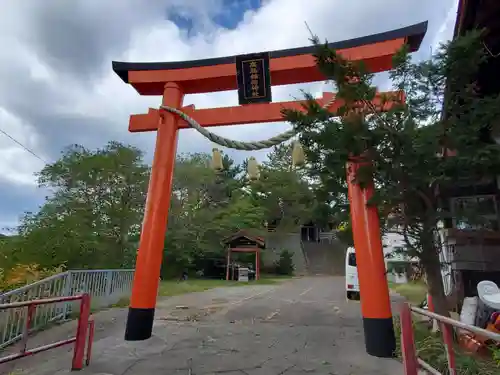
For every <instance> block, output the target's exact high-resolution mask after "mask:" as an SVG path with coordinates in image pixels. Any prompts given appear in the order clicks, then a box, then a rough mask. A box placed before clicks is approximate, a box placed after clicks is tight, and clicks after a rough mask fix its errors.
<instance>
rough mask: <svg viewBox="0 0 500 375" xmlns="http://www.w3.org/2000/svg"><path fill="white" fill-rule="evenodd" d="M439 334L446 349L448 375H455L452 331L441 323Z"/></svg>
mask: <svg viewBox="0 0 500 375" xmlns="http://www.w3.org/2000/svg"><path fill="white" fill-rule="evenodd" d="M441 332H442V335H443V343H444V347H445V349H446V357H447V359H448V370H449V374H450V375H456V373H457V369H456V363H455V352H454V350H453V334H452V332H453V329H452V327H450V326H449V325H448V324H446V323H441Z"/></svg>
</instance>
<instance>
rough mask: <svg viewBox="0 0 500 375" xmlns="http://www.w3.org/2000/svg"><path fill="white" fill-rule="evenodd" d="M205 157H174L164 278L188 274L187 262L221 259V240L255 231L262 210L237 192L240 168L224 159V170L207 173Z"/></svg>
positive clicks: (195, 155) (239, 182) (197, 154)
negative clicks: (207, 257) (205, 257)
mask: <svg viewBox="0 0 500 375" xmlns="http://www.w3.org/2000/svg"><path fill="white" fill-rule="evenodd" d="M210 158H211V155H209V154H204V153H195V154H184V155H179V156H178V157H177V161H176V165H175V172H174V180H173V193H172V201H171V205H170V212H169V222H168V231H167V234H166V238H165V254H164V266H163V270H162V274H163V275H164V277H168V276H170V275H176V274H178V273H179V272H180V270H181V269H184V268H189V267H190V266H191V265H192V264H193V261H194V260H195V259H197V258H202V257H204V256H205V255H206V254H208V255H209V256H221V255H222V254H223V252H224V250H225V249H224V247H223V245H222V243H221V241H222V239H223V238H225V237H227V236H228V235H230V234H231V233H234V232H236V231H238V230H240V229H253V228H261V227H262V223H263V221H264V217H263V209H262V208H261V207H259V206H258V205H257V204H256V203H255V202H254V201H253V200H252V199H251V198H250V197H249V196H248V195H246V194H244V192H243V191H242V190H241V187H242V186H243V181H242V180H241V179H240V178H239V175H240V172H241V166H239V165H237V164H235V163H234V161H233V160H232V159H231V158H229V157H228V156H227V155H225V156H224V158H223V163H224V167H225V168H224V170H223V171H222V172H216V171H214V170H213V169H212V168H211V167H210Z"/></svg>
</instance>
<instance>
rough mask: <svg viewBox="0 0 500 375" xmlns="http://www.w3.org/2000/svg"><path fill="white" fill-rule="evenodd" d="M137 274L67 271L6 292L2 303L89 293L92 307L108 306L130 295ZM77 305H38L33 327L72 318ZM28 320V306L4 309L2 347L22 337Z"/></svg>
mask: <svg viewBox="0 0 500 375" xmlns="http://www.w3.org/2000/svg"><path fill="white" fill-rule="evenodd" d="M133 276H134V270H133V269H124V270H120V269H119V270H81V271H80V270H78V271H66V272H63V273H60V274H57V275H53V276H51V277H48V278H46V279H43V280H40V281H37V282H35V283H33V284H29V285H26V286H23V287H21V288H18V289H14V290H11V291H8V292H6V293H2V294H0V304H7V303H13V302H23V301H31V300H37V299H46V298H55V297H68V296H73V295H77V294H83V293H88V294H89V295H90V297H91V301H92V305H91V306H92V308H94V309H97V308H102V307H108V306H110V305H112V304H114V303H116V302H118V301H119V300H120V299H121V298H125V297H128V296H129V295H130V292H131V290H132V279H133ZM74 306H75V304H74V303H73V302H61V303H56V304H50V305H40V306H37V308H36V311H35V313H34V314H33V316H32V322H31V326H32V327H33V330H39V329H41V328H43V327H46V326H47V325H48V324H50V323H52V322H55V321H61V320H65V319H67V318H69V317H70V314H71V313H72V311H73V307H74ZM25 320H26V309H8V310H2V311H0V349H1V348H4V347H6V346H8V345H10V344H12V343H13V342H15V341H17V340H19V339H20V338H21V336H22V332H23V328H24V323H25Z"/></svg>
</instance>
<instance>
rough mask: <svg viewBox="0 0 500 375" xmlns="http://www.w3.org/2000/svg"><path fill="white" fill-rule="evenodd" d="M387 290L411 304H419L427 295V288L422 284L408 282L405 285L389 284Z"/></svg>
mask: <svg viewBox="0 0 500 375" xmlns="http://www.w3.org/2000/svg"><path fill="white" fill-rule="evenodd" d="M389 288H391V289H392V290H393V291H394V292H396V293H398V294H399V295H401V296H403V297H405V298H406V299H407V300H408V301H409V302H411V303H413V304H417V305H418V304H419V303H421V302H422V301H423V300H424V299H425V297H426V295H427V286H426V285H425V284H424V283H423V282H418V281H417V282H409V283H406V284H394V283H391V282H390V283H389Z"/></svg>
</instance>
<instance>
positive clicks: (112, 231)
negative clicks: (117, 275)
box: [18, 142, 149, 268]
mask: <svg viewBox="0 0 500 375" xmlns="http://www.w3.org/2000/svg"><path fill="white" fill-rule="evenodd" d="M142 158H143V154H142V152H141V151H140V150H139V149H137V148H135V147H131V146H126V145H123V144H120V143H117V142H110V143H109V144H108V145H106V146H105V147H104V148H102V149H98V150H95V151H91V150H88V149H86V148H84V147H83V146H79V145H73V146H71V147H69V148H68V149H66V150H65V151H64V152H63V155H62V157H61V158H60V159H59V160H57V161H56V162H55V163H52V164H48V165H46V166H45V167H44V168H43V170H42V171H41V172H40V173H39V175H38V183H39V186H40V187H44V188H47V189H49V190H51V192H52V195H51V196H50V197H48V198H47V200H46V202H45V204H44V205H43V206H42V207H41V209H40V211H39V212H38V213H27V214H26V215H25V216H24V218H23V219H22V222H21V225H20V226H19V228H18V232H19V234H20V236H21V237H22V241H21V242H20V244H19V246H20V248H19V252H20V257H22V258H23V259H24V260H25V261H28V262H30V263H31V262H34V263H38V264H40V265H41V266H44V267H50V266H54V265H60V264H63V263H64V264H66V266H67V267H68V268H80V267H83V268H90V267H93V268H96V267H103V268H105V267H108V268H111V267H121V266H132V265H133V261H134V258H135V252H136V248H135V246H136V244H135V243H133V242H132V241H131V236H134V235H135V236H137V234H138V233H139V231H140V225H141V221H142V217H143V211H144V204H145V197H146V191H147V184H148V181H149V167H148V166H147V165H146V164H145V163H144V162H143V160H142Z"/></svg>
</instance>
